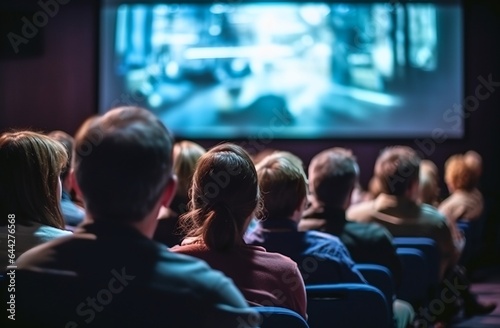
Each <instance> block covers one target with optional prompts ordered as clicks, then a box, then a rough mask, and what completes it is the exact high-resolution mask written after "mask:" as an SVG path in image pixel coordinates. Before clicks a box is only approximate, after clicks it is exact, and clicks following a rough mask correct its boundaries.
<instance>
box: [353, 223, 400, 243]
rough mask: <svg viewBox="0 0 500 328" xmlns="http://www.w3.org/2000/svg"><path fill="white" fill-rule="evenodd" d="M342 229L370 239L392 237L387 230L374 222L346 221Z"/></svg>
mask: <svg viewBox="0 0 500 328" xmlns="http://www.w3.org/2000/svg"><path fill="white" fill-rule="evenodd" d="M344 231H345V232H347V233H350V234H353V235H358V236H360V237H366V238H371V239H392V235H391V233H390V232H389V230H387V228H385V227H383V226H381V225H380V224H378V223H375V222H368V223H359V222H354V221H351V222H347V223H346V225H345V227H344Z"/></svg>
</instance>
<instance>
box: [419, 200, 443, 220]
mask: <svg viewBox="0 0 500 328" xmlns="http://www.w3.org/2000/svg"><path fill="white" fill-rule="evenodd" d="M420 212H421V215H422V216H423V217H425V218H428V219H431V220H436V221H446V218H445V216H444V215H443V214H442V213H441V212H440V211H439V210H438V209H437V208H436V207H434V206H432V205H429V204H420Z"/></svg>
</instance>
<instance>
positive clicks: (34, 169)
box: [0, 131, 68, 229]
mask: <svg viewBox="0 0 500 328" xmlns="http://www.w3.org/2000/svg"><path fill="white" fill-rule="evenodd" d="M67 159H68V158H67V154H66V150H65V149H64V146H63V145H62V144H61V143H60V142H58V141H56V140H53V139H52V138H50V137H48V136H46V135H43V134H41V133H37V132H33V131H17V132H7V133H4V134H2V135H1V136H0V208H1V211H0V213H1V215H2V219H1V220H2V222H3V221H4V219H5V220H6V218H7V214H10V213H12V214H15V215H16V217H17V218H19V220H25V221H35V222H39V223H42V224H45V225H49V226H52V227H56V228H61V229H64V219H63V216H62V214H61V208H60V195H59V193H58V185H59V175H60V173H61V170H62V168H63V167H64V166H65V165H66V163H67ZM59 192H60V190H59Z"/></svg>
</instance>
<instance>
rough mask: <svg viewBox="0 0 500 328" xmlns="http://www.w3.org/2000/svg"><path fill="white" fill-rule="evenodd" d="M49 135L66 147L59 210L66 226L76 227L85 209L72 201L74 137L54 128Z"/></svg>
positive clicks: (81, 220)
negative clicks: (65, 162) (71, 173)
mask: <svg viewBox="0 0 500 328" xmlns="http://www.w3.org/2000/svg"><path fill="white" fill-rule="evenodd" d="M48 136H49V137H51V138H53V139H54V140H57V141H59V142H60V143H61V144H62V145H63V146H64V148H65V149H66V154H67V155H68V161H67V164H66V165H65V166H64V168H63V170H62V171H61V185H62V197H61V211H62V214H63V217H64V222H65V223H66V226H67V227H68V228H69V227H76V226H77V225H79V224H80V223H82V222H83V219H84V218H85V209H84V208H83V207H81V206H80V205H78V204H77V203H76V202H74V199H73V198H74V189H73V186H72V181H71V179H70V172H71V165H72V164H71V162H72V157H73V148H74V147H73V146H74V143H75V139H74V138H73V137H72V136H70V135H69V134H68V133H66V132H64V131H61V130H54V131H51V132H50V133H49V134H48Z"/></svg>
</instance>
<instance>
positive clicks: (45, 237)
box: [34, 225, 73, 242]
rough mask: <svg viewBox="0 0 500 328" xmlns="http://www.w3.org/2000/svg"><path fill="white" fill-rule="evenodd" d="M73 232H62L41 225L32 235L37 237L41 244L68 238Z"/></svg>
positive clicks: (61, 230)
mask: <svg viewBox="0 0 500 328" xmlns="http://www.w3.org/2000/svg"><path fill="white" fill-rule="evenodd" d="M72 234H73V232H71V231H69V230H63V229H59V228H55V227H51V226H48V225H41V226H40V227H39V228H38V229H37V230H36V231H35V232H34V235H35V236H36V237H38V238H39V239H40V240H41V241H42V242H46V241H49V240H52V239H55V238H59V237H64V236H70V235H72Z"/></svg>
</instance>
